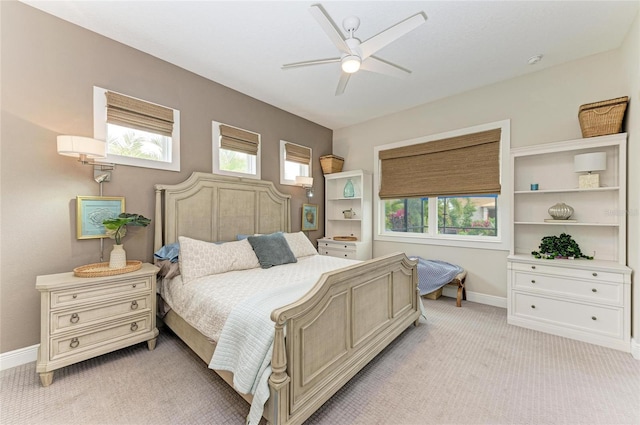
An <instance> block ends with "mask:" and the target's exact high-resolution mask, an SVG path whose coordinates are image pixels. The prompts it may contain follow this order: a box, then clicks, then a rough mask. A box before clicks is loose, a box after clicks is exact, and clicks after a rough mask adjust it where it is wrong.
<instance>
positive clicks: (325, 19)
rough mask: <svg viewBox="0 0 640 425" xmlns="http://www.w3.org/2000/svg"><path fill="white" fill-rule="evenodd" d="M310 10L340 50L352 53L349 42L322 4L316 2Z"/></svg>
mask: <svg viewBox="0 0 640 425" xmlns="http://www.w3.org/2000/svg"><path fill="white" fill-rule="evenodd" d="M309 11H310V12H311V14H312V15H313V17H314V18H316V21H318V23H319V24H320V26H321V27H322V30H323V31H324V32H325V33H326V34H327V36H329V39H330V40H331V41H332V42H333V44H335V46H336V47H337V48H338V50H340V51H341V52H342V53H346V54H348V55H350V54H351V50H350V49H349V46H347V43H346V42H345V41H344V38H343V37H342V33H340V31H339V30H338V29H337V28H336V26H335V24H334V23H333V21H332V20H331V18H329V15H327V12H325V10H324V9H323V8H322V6H320V5H319V4H314V5H312V6H311V7H310V8H309Z"/></svg>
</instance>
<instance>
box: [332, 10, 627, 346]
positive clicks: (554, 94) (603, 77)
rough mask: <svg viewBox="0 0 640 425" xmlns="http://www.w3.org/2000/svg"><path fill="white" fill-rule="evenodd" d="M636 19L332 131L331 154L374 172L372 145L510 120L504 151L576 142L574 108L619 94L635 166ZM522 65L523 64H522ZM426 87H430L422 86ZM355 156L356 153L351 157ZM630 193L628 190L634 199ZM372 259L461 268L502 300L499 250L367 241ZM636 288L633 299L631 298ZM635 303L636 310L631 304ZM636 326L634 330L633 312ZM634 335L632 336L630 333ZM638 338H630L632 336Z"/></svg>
mask: <svg viewBox="0 0 640 425" xmlns="http://www.w3.org/2000/svg"><path fill="white" fill-rule="evenodd" d="M639 50H640V42H639V40H638V19H637V18H636V22H635V24H634V27H633V30H632V31H631V32H630V34H629V35H628V36H627V38H626V40H625V43H624V46H623V47H622V48H621V49H619V50H615V51H610V52H606V53H602V54H598V55H594V56H591V57H587V58H585V59H582V60H578V61H574V62H571V63H568V64H565V65H562V66H557V67H553V68H549V69H541V70H540V71H538V72H535V73H532V74H528V75H524V76H522V77H518V78H514V79H512V80H508V81H505V82H501V83H497V84H494V85H491V86H487V87H483V88H479V89H476V90H473V91H469V92H466V93H462V94H460V95H457V96H452V97H449V98H445V99H442V100H439V101H435V102H432V103H429V104H425V105H421V106H418V107H415V108H412V109H409V110H406V111H403V112H400V113H396V114H392V115H388V116H385V117H381V118H379V119H374V120H371V121H368V122H366V123H362V124H359V125H354V126H351V127H347V128H343V129H339V130H336V131H334V138H333V151H334V153H335V154H337V155H341V156H344V157H345V158H346V160H345V169H347V170H351V169H359V168H363V169H366V170H370V171H373V169H374V158H373V148H374V147H375V146H379V145H383V144H386V143H391V142H397V141H402V140H409V139H413V138H416V137H420V136H425V135H430V134H437V133H442V132H446V131H450V130H456V129H461V128H465V127H470V126H474V125H478V124H484V123H489V122H494V121H499V120H504V119H510V120H511V146H512V147H520V146H528V145H535V144H539V143H546V142H553V141H561V140H570V139H577V138H580V137H581V133H580V125H579V123H578V119H577V114H578V108H579V106H580V105H581V104H584V103H589V102H594V101H598V100H603V99H610V98H614V97H618V96H626V95H628V96H633V99H632V106H631V108H630V111H629V112H630V114H629V115H633V117H632V118H629V119H628V120H627V130H628V131H629V132H630V137H629V146H630V163H632V164H637V162H638V158H639V156H638V154H639V149H640V140H638V139H639V138H640V129H639V128H638V125H639V124H638V117H637V115H638V110H639V109H638V108H639V107H638V106H637V105H633V103H634V102H635V103H638V102H640V99H639V98H638V96H639V93H638V80H639V71H638V51H639ZM523 60H524V59H523ZM424 90H429V87H428V86H427V87H424ZM355 152H357V153H358V154H357V155H355V154H353V153H355ZM629 169H630V170H629V171H630V172H629V190H630V194H629V204H630V211H631V212H632V214H631V215H630V217H629V222H630V226H629V235H630V237H629V239H630V242H629V253H628V255H629V264H630V265H631V266H632V267H635V268H636V269H637V268H638V267H639V266H640V264H639V262H640V260H639V255H640V254H639V249H638V241H637V239H638V228H639V225H638V203H639V200H638V187H639V183H640V170H638V168H637V167H635V166H631V167H629ZM631 192H634V193H633V194H632V193H631ZM373 251H374V255H381V254H384V253H388V252H392V251H404V252H406V253H408V254H412V255H420V256H422V257H425V258H432V259H441V260H445V261H450V262H453V263H458V264H460V265H462V266H464V267H465V268H466V269H467V271H468V273H469V277H468V280H467V287H468V289H469V291H471V292H475V293H479V294H482V295H484V296H487V297H486V298H487V299H489V300H494V301H499V299H498V298H491V297H492V296H493V297H506V285H507V282H506V280H507V274H506V257H507V254H508V253H507V252H505V251H489V250H478V249H460V248H452V247H439V246H434V245H417V244H400V243H392V242H383V241H376V242H374V249H373ZM638 292H639V291H636V301H637V300H638V298H639V296H638ZM639 304H640V303H638V302H636V303H635V306H636V307H635V309H636V311H637V310H638V307H637V306H638V305H639ZM635 317H636V319H635V323H636V329H638V327H639V326H640V324H639V320H638V318H637V317H638V314H636V315H635ZM636 332H637V331H636ZM637 335H638V334H637V333H636V336H637Z"/></svg>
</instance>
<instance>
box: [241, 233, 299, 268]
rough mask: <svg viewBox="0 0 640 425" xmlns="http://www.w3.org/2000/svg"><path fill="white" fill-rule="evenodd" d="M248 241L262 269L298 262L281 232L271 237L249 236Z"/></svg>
mask: <svg viewBox="0 0 640 425" xmlns="http://www.w3.org/2000/svg"><path fill="white" fill-rule="evenodd" d="M247 240H248V241H249V243H250V244H251V247H252V248H253V251H254V252H255V253H256V256H257V257H258V262H259V263H260V267H262V268H263V269H268V268H271V267H273V266H279V265H281V264H288V263H297V262H298V260H296V256H295V255H293V252H291V248H289V244H288V243H287V240H286V239H285V238H284V235H283V234H282V233H280V232H279V233H272V234H270V235H260V236H249V237H248V238H247Z"/></svg>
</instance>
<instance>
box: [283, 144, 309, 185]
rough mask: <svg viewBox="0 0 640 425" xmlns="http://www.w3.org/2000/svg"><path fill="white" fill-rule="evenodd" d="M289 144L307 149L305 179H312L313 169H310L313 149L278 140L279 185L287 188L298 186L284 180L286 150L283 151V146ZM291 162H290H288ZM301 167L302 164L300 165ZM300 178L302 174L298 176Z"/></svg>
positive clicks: (294, 181)
mask: <svg viewBox="0 0 640 425" xmlns="http://www.w3.org/2000/svg"><path fill="white" fill-rule="evenodd" d="M287 143H289V144H292V145H296V146H300V147H302V148H305V149H309V163H308V164H307V167H308V168H307V175H306V176H305V177H313V167H312V163H313V149H312V148H311V147H309V146H305V145H301V144H299V143H293V142H287V141H286V140H280V184H282V185H289V186H298V184H297V183H296V180H295V179H293V180H288V179H286V178H285V165H286V160H285V155H286V150H285V145H286V144H287ZM289 162H291V161H289ZM300 165H303V164H300ZM300 176H303V174H300Z"/></svg>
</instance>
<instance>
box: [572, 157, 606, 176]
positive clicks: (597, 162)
mask: <svg viewBox="0 0 640 425" xmlns="http://www.w3.org/2000/svg"><path fill="white" fill-rule="evenodd" d="M606 169H607V153H606V152H591V153H583V154H581V155H576V156H574V157H573V170H574V171H575V172H576V173H583V172H591V171H602V170H606Z"/></svg>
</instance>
